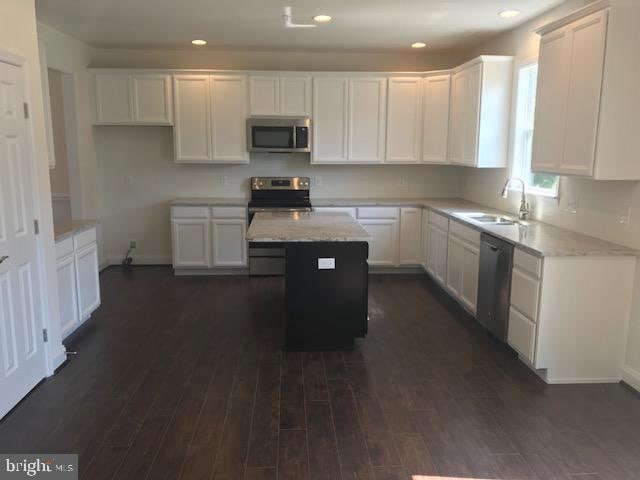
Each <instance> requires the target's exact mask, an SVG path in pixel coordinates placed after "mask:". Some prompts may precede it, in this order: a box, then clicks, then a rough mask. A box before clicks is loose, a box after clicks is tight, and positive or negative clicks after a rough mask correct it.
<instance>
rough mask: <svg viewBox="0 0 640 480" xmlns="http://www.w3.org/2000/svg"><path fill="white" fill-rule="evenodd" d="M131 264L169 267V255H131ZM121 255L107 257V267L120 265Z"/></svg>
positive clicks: (122, 256)
mask: <svg viewBox="0 0 640 480" xmlns="http://www.w3.org/2000/svg"><path fill="white" fill-rule="evenodd" d="M131 256H132V258H133V263H132V264H131V265H171V255H136V254H135V253H134V254H133V255H131ZM123 258H124V254H122V255H109V256H108V257H107V265H120V264H121V263H122V259H123Z"/></svg>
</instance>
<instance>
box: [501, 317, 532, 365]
mask: <svg viewBox="0 0 640 480" xmlns="http://www.w3.org/2000/svg"><path fill="white" fill-rule="evenodd" d="M507 342H508V343H509V345H511V346H512V347H513V348H514V349H515V350H516V351H517V352H518V353H519V354H520V355H522V356H523V357H524V358H526V359H527V360H528V361H529V362H530V363H531V364H534V360H535V351H536V326H535V324H534V323H533V322H531V321H529V319H528V318H526V317H525V316H524V315H522V314H521V313H520V312H517V311H516V310H514V309H513V308H511V309H510V310H509V333H508V334H507Z"/></svg>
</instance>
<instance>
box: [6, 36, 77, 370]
mask: <svg viewBox="0 0 640 480" xmlns="http://www.w3.org/2000/svg"><path fill="white" fill-rule="evenodd" d="M0 63H7V64H9V65H14V66H16V67H19V68H20V69H21V70H22V80H23V84H24V90H23V91H24V101H25V102H26V103H27V105H29V107H30V112H31V111H33V108H32V105H33V102H32V100H31V91H30V88H29V87H30V82H29V78H30V76H29V73H30V72H29V68H28V64H27V59H26V58H25V57H24V56H22V55H20V54H17V53H13V52H10V51H8V50H6V49H4V48H0ZM33 130H34V129H33V116H32V115H29V118H27V119H26V135H27V144H28V146H29V154H30V156H29V158H30V159H31V161H30V164H29V171H30V176H31V182H32V186H33V188H32V192H31V194H32V196H33V206H34V208H33V214H34V218H35V219H37V220H38V221H39V223H40V224H42V221H41V219H42V217H43V215H42V214H43V212H42V204H41V198H40V188H39V185H40V183H39V178H40V174H39V171H38V162H37V159H36V151H37V149H36V144H35V138H34V135H33ZM45 133H46V132H45ZM48 163H49V162H48V159H47V167H48ZM47 173H48V168H47ZM36 254H37V262H38V286H39V288H40V298H41V301H40V318H41V319H42V323H41V328H42V329H47V331H48V332H52V328H51V316H50V312H49V308H48V306H49V304H50V302H49V300H50V298H51V295H52V294H53V293H55V291H56V290H57V285H50V284H49V282H47V262H46V255H45V249H44V240H43V235H36ZM53 267H55V265H53ZM52 290H53V292H52ZM56 340H57V339H55V338H51V336H49V341H47V342H45V343H44V362H45V365H44V368H43V371H44V373H45V376H51V375H53V374H54V372H55V369H56V367H57V366H58V365H60V364H62V363H63V361H64V359H66V357H65V354H66V350H65V348H64V346H63V345H62V343H60V344H58V345H54V342H55V341H56ZM56 364H58V365H56ZM43 378H44V377H43Z"/></svg>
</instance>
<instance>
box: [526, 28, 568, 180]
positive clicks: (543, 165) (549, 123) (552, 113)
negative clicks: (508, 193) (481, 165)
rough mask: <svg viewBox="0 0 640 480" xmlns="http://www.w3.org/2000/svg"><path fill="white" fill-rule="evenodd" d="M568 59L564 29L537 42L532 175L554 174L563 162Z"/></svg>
mask: <svg viewBox="0 0 640 480" xmlns="http://www.w3.org/2000/svg"><path fill="white" fill-rule="evenodd" d="M570 60H571V35H570V32H569V30H568V29H567V28H564V29H562V30H559V31H555V32H551V33H549V34H547V35H544V36H543V37H542V38H541V39H540V58H539V61H538V92H537V97H536V112H535V125H534V129H533V153H532V159H531V169H532V170H533V171H534V172H540V171H542V172H557V171H558V169H559V168H560V164H562V163H563V160H562V159H563V156H564V144H565V130H566V118H567V115H566V113H567V98H568V96H569V76H570V68H571V63H570Z"/></svg>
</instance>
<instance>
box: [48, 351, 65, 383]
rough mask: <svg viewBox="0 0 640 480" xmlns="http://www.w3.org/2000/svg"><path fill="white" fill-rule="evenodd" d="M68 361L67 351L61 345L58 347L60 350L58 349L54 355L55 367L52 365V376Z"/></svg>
mask: <svg viewBox="0 0 640 480" xmlns="http://www.w3.org/2000/svg"><path fill="white" fill-rule="evenodd" d="M66 360H67V350H66V349H65V348H64V345H62V344H60V345H59V346H58V348H56V350H55V352H54V354H53V361H52V363H53V365H52V367H53V368H52V369H51V374H50V375H53V372H55V370H56V369H57V368H58V367H59V366H60V365H62V364H63V363H64V362H65V361H66Z"/></svg>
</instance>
